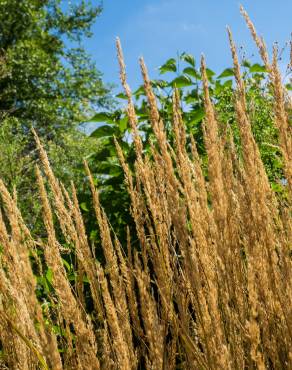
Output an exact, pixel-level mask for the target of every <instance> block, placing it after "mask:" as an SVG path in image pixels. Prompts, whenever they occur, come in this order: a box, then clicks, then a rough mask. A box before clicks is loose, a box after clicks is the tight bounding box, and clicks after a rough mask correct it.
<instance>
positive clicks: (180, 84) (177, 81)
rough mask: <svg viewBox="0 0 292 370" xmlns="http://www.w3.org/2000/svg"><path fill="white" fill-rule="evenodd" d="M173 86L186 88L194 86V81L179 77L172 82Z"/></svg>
mask: <svg viewBox="0 0 292 370" xmlns="http://www.w3.org/2000/svg"><path fill="white" fill-rule="evenodd" d="M170 84H171V85H172V86H175V87H178V88H180V87H186V86H191V85H192V84H193V82H192V80H191V79H190V78H189V77H188V76H184V75H183V76H179V77H177V78H175V79H174V80H172V81H171V83H170Z"/></svg>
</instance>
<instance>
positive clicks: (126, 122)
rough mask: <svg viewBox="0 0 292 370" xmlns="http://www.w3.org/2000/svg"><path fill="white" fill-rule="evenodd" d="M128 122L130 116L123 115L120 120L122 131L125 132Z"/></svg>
mask: <svg viewBox="0 0 292 370" xmlns="http://www.w3.org/2000/svg"><path fill="white" fill-rule="evenodd" d="M128 122H129V119H128V116H125V117H123V118H122V119H121V120H120V121H119V129H120V132H121V133H122V134H123V133H124V132H125V131H126V129H127V127H128Z"/></svg>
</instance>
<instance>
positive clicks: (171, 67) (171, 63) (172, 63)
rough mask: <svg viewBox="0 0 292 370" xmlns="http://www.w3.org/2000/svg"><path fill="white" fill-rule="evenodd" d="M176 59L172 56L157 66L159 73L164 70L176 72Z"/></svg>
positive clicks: (164, 71) (162, 72)
mask: <svg viewBox="0 0 292 370" xmlns="http://www.w3.org/2000/svg"><path fill="white" fill-rule="evenodd" d="M176 71H177V68H176V60H175V59H174V58H171V59H168V61H167V62H166V63H164V64H163V65H162V66H160V67H159V72H160V74H164V73H166V72H176Z"/></svg>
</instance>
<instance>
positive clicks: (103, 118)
mask: <svg viewBox="0 0 292 370" xmlns="http://www.w3.org/2000/svg"><path fill="white" fill-rule="evenodd" d="M112 121H113V119H112V115H111V114H110V113H107V112H98V113H96V114H95V115H94V116H93V117H92V118H91V119H90V120H88V121H86V122H112Z"/></svg>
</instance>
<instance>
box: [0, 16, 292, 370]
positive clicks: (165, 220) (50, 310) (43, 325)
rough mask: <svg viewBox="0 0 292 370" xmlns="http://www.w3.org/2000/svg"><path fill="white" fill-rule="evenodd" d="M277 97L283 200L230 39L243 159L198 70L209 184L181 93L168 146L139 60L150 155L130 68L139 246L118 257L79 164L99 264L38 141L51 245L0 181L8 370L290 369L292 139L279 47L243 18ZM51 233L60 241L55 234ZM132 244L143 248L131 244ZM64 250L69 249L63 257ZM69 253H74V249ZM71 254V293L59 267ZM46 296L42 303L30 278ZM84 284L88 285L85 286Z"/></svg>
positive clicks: (1, 303) (72, 196)
mask: <svg viewBox="0 0 292 370" xmlns="http://www.w3.org/2000/svg"><path fill="white" fill-rule="evenodd" d="M242 13H243V15H244V17H245V19H246V22H247V25H248V27H249V28H250V30H251V33H252V36H253V38H254V40H255V42H256V44H257V46H258V48H259V51H260V55H261V57H262V59H263V62H264V64H265V66H266V69H267V71H268V73H269V78H270V82H271V86H272V88H273V92H274V115H275V126H276V127H277V129H278V131H279V141H280V146H281V151H282V157H283V163H284V169H285V172H284V174H285V180H286V182H287V185H286V193H287V197H286V200H285V202H283V201H279V199H278V198H277V197H276V195H275V194H274V192H273V190H272V188H271V186H270V183H269V180H268V177H267V174H266V171H265V168H264V165H263V162H262V160H261V157H260V154H259V150H258V147H257V145H256V142H255V140H254V137H253V134H252V130H251V124H250V119H249V113H248V110H247V105H246V97H245V86H244V81H243V79H242V77H241V72H240V65H239V62H238V57H237V51H236V46H235V43H234V41H233V38H232V34H231V31H230V30H229V29H228V35H229V41H230V48H231V54H232V58H233V62H234V74H235V82H236V85H237V89H236V94H235V97H234V105H235V109H236V114H237V125H238V129H239V132H240V140H241V148H242V152H241V153H240V154H239V153H238V152H237V149H236V147H235V145H234V142H233V137H232V131H231V129H230V128H228V127H226V129H225V130H221V129H220V127H221V126H220V122H218V120H217V115H216V112H215V109H214V105H213V103H212V100H211V97H210V94H209V88H208V78H207V73H206V62H205V59H204V57H202V60H201V74H202V80H203V90H204V104H205V112H206V116H205V119H204V122H203V132H204V142H205V148H206V152H207V156H208V176H207V178H206V176H205V175H204V173H203V170H202V164H201V160H200V157H199V155H198V152H197V148H196V143H195V141H194V140H193V139H192V138H191V139H190V140H188V139H187V134H186V131H185V125H184V122H183V118H182V112H181V109H180V100H179V92H178V91H175V92H174V95H173V134H174V145H173V146H171V145H170V144H169V140H168V138H167V134H166V131H165V128H164V123H163V120H162V119H161V117H160V115H159V109H158V107H157V102H156V99H155V96H154V94H153V91H152V88H151V82H150V79H149V77H148V72H147V68H146V66H145V63H144V61H143V60H142V59H141V60H140V65H141V71H142V75H143V79H144V86H145V91H146V95H147V98H148V105H149V109H150V118H151V125H152V129H153V133H154V137H155V139H154V140H153V142H151V155H148V154H145V152H144V150H143V144H142V140H141V138H140V136H139V131H138V125H139V122H138V119H137V116H136V113H135V108H134V104H133V101H132V95H131V90H130V87H129V86H128V84H127V81H126V72H125V64H124V60H123V55H122V49H121V45H120V42H119V40H117V50H118V59H119V63H120V70H121V73H120V74H121V81H122V85H123V87H124V89H125V93H126V96H127V98H128V116H129V122H130V125H131V128H132V134H133V142H134V145H135V151H136V161H135V167H134V171H132V170H131V169H130V168H129V166H128V164H127V162H126V161H125V158H124V155H123V151H122V149H121V147H120V146H119V143H118V142H117V141H116V149H117V153H118V157H119V160H120V163H121V166H122V167H123V170H124V173H125V182H126V184H127V188H128V192H129V195H130V198H131V213H132V217H133V219H134V222H135V226H136V237H138V240H139V246H138V247H136V248H133V247H132V238H133V236H132V235H130V232H129V231H128V241H127V245H121V243H120V242H119V240H118V238H117V236H116V234H115V232H114V230H112V228H111V225H110V224H109V222H108V219H107V216H106V214H105V212H104V210H103V208H102V206H101V204H100V201H99V191H98V189H96V188H95V185H94V179H93V177H92V174H91V172H90V169H89V167H88V165H87V163H86V162H85V169H86V173H87V176H88V180H89V185H90V188H91V192H92V199H93V205H94V212H95V214H93V215H92V217H95V218H96V220H97V223H98V225H99V232H100V239H101V243H100V244H101V245H100V247H101V248H102V253H103V257H104V261H103V262H102V263H101V262H99V261H98V260H97V259H96V258H95V250H93V249H92V246H91V244H90V242H89V239H88V237H87V235H86V229H85V225H84V221H83V218H82V214H81V211H80V208H79V204H78V199H77V195H76V190H75V188H74V185H73V183H72V189H70V191H69V190H68V189H65V187H64V186H63V185H62V184H61V183H60V182H59V181H58V179H57V178H56V177H55V176H54V173H53V171H52V169H51V167H50V163H49V159H48V157H47V155H46V153H45V151H44V149H43V147H42V144H41V142H40V140H39V139H38V137H37V135H36V133H35V139H36V143H37V145H38V149H39V153H40V158H41V168H40V169H39V168H36V174H37V179H38V185H39V193H40V199H41V202H42V209H43V223H44V227H45V230H46V238H42V239H39V240H35V238H32V236H31V235H30V232H29V230H28V228H27V227H26V226H25V224H24V222H23V219H22V217H21V214H20V212H19V210H18V207H17V197H16V194H12V195H11V194H9V192H8V191H7V190H6V187H5V185H4V184H3V182H0V193H1V204H2V205H3V206H2V207H1V213H0V243H1V254H0V329H1V330H0V346H1V357H0V364H1V366H2V365H3V367H4V368H5V367H6V368H9V369H39V368H43V369H57V370H58V369H86V370H88V369H99V368H105V369H108V368H110V369H143V368H144V369H145V368H146V369H157V370H159V369H170V370H171V369H254V368H255V369H289V368H291V367H292V310H291V307H292V269H291V267H292V266H291V262H292V259H291V248H292V225H291V211H292V208H291V199H292V198H291V196H292V187H291V184H292V173H291V168H292V136H291V124H290V122H289V119H288V114H287V111H286V108H287V106H288V105H289V101H288V99H289V97H288V96H287V94H286V91H285V88H284V87H283V85H282V82H281V74H280V71H279V68H278V65H277V49H276V48H274V52H273V57H272V61H270V59H269V56H268V53H267V50H266V46H265V44H264V42H263V40H262V39H261V38H259V37H258V36H257V33H256V30H255V28H254V25H253V24H252V22H251V20H250V19H249V17H248V15H247V14H246V12H245V11H244V10H243V9H242ZM56 228H58V232H56ZM136 244H137V243H136ZM64 246H66V247H64ZM68 246H69V247H68ZM68 253H70V254H71V255H73V256H74V260H75V265H76V271H75V275H76V278H75V280H74V281H73V282H72V281H71V280H70V279H68V273H67V271H66V268H65V264H64V256H65V255H66V254H68ZM44 271H47V273H48V272H49V273H50V283H51V290H50V292H49V293H47V294H46V297H45V299H44V298H43V300H40V299H39V298H37V297H36V294H35V293H36V288H37V281H36V275H37V276H43V274H44ZM84 278H86V281H87V282H88V283H87V285H86V287H85V283H84Z"/></svg>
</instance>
